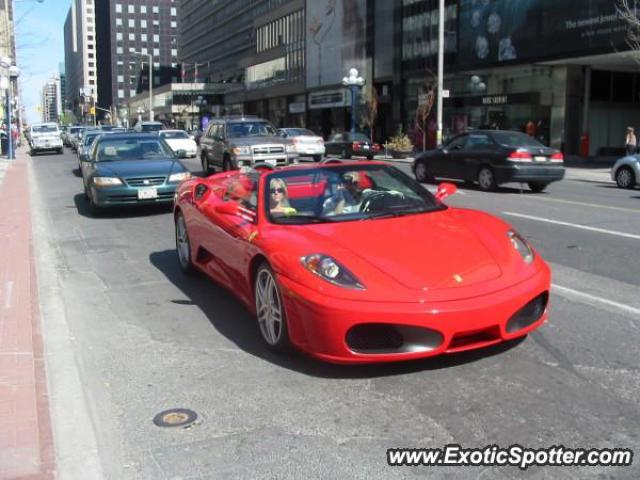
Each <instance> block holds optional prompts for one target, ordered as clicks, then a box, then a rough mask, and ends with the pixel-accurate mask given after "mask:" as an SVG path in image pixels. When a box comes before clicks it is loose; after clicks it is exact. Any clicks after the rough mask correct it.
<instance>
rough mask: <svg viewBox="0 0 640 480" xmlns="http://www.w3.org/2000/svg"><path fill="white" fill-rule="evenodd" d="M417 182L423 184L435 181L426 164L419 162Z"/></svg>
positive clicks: (417, 164)
mask: <svg viewBox="0 0 640 480" xmlns="http://www.w3.org/2000/svg"><path fill="white" fill-rule="evenodd" d="M415 174H416V180H418V181H419V182H421V183H427V182H429V181H430V180H432V179H433V177H432V176H431V174H430V173H429V169H428V168H427V164H426V163H425V162H417V163H416V168H415Z"/></svg>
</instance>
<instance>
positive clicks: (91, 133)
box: [78, 130, 111, 171]
mask: <svg viewBox="0 0 640 480" xmlns="http://www.w3.org/2000/svg"><path fill="white" fill-rule="evenodd" d="M108 134H111V132H105V131H102V130H85V131H84V132H83V135H82V144H80V145H79V146H78V169H79V171H82V159H83V158H86V157H88V155H89V152H90V151H91V146H92V145H93V142H94V141H95V140H96V139H97V138H98V137H99V136H100V135H108Z"/></svg>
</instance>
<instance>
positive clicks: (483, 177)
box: [477, 165, 498, 192]
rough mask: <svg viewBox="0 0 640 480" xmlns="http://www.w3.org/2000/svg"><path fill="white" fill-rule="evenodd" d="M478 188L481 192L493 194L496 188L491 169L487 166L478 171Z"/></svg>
mask: <svg viewBox="0 0 640 480" xmlns="http://www.w3.org/2000/svg"><path fill="white" fill-rule="evenodd" d="M477 180H478V186H479V187H480V190H482V191H483V192H494V191H495V190H496V189H497V188H498V184H497V183H496V177H495V175H494V173H493V169H492V168H491V167H489V166H486V165H485V166H483V167H481V168H480V170H478V176H477Z"/></svg>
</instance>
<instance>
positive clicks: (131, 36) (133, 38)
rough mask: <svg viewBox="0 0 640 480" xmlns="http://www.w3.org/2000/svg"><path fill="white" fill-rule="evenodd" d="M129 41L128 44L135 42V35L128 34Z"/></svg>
mask: <svg viewBox="0 0 640 480" xmlns="http://www.w3.org/2000/svg"><path fill="white" fill-rule="evenodd" d="M129 41H130V42H135V41H136V34H135V33H130V34H129Z"/></svg>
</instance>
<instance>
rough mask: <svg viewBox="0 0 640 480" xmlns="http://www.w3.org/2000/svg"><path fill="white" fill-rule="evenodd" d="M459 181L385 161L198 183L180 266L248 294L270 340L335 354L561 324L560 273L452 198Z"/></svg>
mask: <svg viewBox="0 0 640 480" xmlns="http://www.w3.org/2000/svg"><path fill="white" fill-rule="evenodd" d="M455 188H456V187H455V185H452V184H443V185H441V186H440V188H439V189H438V193H437V194H436V195H435V196H433V195H432V194H431V193H429V191H428V190H427V189H426V188H424V187H423V186H422V185H420V184H419V183H418V182H416V181H414V180H413V179H412V178H410V177H409V176H407V175H406V174H404V173H402V172H401V171H400V170H398V169H396V168H395V167H393V166H390V165H388V164H385V163H382V162H353V163H349V164H344V163H334V164H323V165H312V166H308V164H307V165H305V166H292V167H285V168H281V169H277V170H276V169H271V168H260V169H245V170H240V171H236V172H233V173H225V174H218V175H212V176H210V177H207V178H195V177H194V178H192V179H190V180H188V181H187V182H185V183H183V184H182V185H180V187H179V188H178V193H177V196H176V203H175V206H174V219H175V235H176V252H177V261H178V264H179V266H180V268H181V269H182V270H183V271H184V272H187V273H188V272H191V271H193V270H194V269H197V270H200V271H202V272H204V273H205V274H206V275H208V276H210V277H211V278H212V279H213V280H214V281H216V282H218V283H219V284H221V285H222V286H224V287H225V288H226V289H228V290H229V292H231V293H232V294H233V295H236V296H237V297H238V298H239V299H240V301H241V302H243V303H244V304H245V305H246V306H247V307H248V309H249V310H250V311H251V312H252V313H253V314H255V315H256V316H257V321H258V325H259V330H260V333H261V335H262V337H263V339H264V341H265V342H266V344H267V345H268V346H269V347H270V348H272V349H275V350H281V349H287V348H288V347H289V346H294V347H296V348H297V349H299V350H302V351H304V352H307V353H309V354H311V355H313V356H315V357H317V358H319V359H322V360H325V361H329V362H337V363H363V362H367V363H370V362H392V361H399V360H410V359H415V358H420V357H427V356H432V355H438V354H443V353H453V352H460V351H466V350H472V349H477V348H482V347H486V346H488V345H493V344H497V343H500V342H503V341H506V340H511V339H514V338H518V337H522V336H525V335H526V334H527V333H529V332H531V331H533V330H535V329H536V328H538V327H539V326H540V325H542V324H543V322H544V321H545V320H546V319H547V315H548V313H547V306H548V300H549V290H550V271H549V267H548V266H547V264H546V263H545V262H544V261H543V259H542V258H541V257H540V256H539V255H538V253H537V252H536V251H535V250H534V249H533V247H531V246H530V245H529V244H528V243H527V241H526V240H525V239H524V238H523V237H522V236H520V235H519V234H518V233H517V232H516V231H515V230H514V229H513V227H511V226H510V225H509V224H507V223H505V222H504V221H503V220H501V219H499V218H497V217H493V216H491V215H489V214H486V213H483V212H478V211H473V210H468V209H456V208H451V207H447V206H446V205H445V204H444V203H442V200H443V199H444V198H445V197H446V196H447V195H449V194H451V193H454V192H455ZM347 198H350V199H351V200H349V201H348V202H347ZM341 202H343V203H342V208H340V205H341ZM345 204H348V205H349V206H350V207H351V208H350V209H348V210H347V209H346V208H344V207H345ZM328 207H329V208H328ZM425 242H426V243H425Z"/></svg>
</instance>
